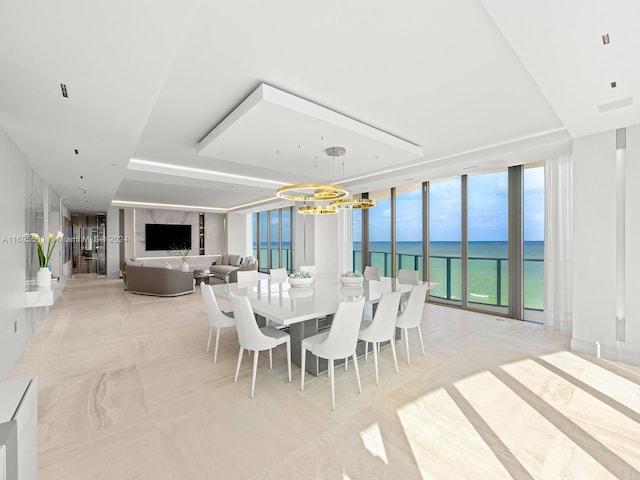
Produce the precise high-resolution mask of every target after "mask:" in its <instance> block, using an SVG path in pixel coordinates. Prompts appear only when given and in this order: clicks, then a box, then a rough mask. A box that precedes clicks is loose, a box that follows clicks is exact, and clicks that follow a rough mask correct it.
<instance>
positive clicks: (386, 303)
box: [358, 292, 401, 385]
mask: <svg viewBox="0 0 640 480" xmlns="http://www.w3.org/2000/svg"><path fill="white" fill-rule="evenodd" d="M400 295H401V292H388V293H383V294H382V296H381V297H380V301H379V302H378V305H377V307H376V313H375V315H374V316H373V320H371V321H370V322H363V324H364V327H361V330H360V333H359V334H358V338H359V339H360V340H363V341H364V351H365V358H366V356H367V355H366V352H367V351H368V349H369V343H372V344H373V363H374V365H375V369H376V385H380V382H379V379H378V352H379V349H380V342H387V341H388V342H390V343H391V352H392V354H393V363H394V365H395V367H396V373H398V357H397V356H396V341H395V337H396V334H395V332H396V318H397V316H398V306H399V305H400Z"/></svg>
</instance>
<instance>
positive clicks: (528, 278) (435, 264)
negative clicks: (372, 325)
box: [260, 241, 544, 310]
mask: <svg viewBox="0 0 640 480" xmlns="http://www.w3.org/2000/svg"><path fill="white" fill-rule="evenodd" d="M260 247H261V248H260V250H261V252H260V255H261V257H262V258H266V256H267V253H268V248H267V244H266V243H262V244H261V246H260ZM282 248H283V250H288V249H289V248H290V247H289V244H288V242H283V245H282ZM353 248H354V269H355V270H362V246H361V243H360V242H354V244H353ZM370 252H371V264H372V265H373V266H376V267H378V268H380V272H381V273H382V274H383V275H384V274H386V275H389V274H390V272H391V242H371V246H370ZM460 252H461V244H460V242H431V281H434V282H439V283H441V284H442V286H441V287H439V288H436V289H432V290H431V291H430V295H431V296H435V297H439V298H445V299H451V300H460V299H461V298H462V289H461V285H462V282H461V262H460ZM283 253H284V252H283ZM397 254H398V268H406V269H409V270H414V269H417V270H418V271H419V272H420V277H421V278H422V242H397ZM283 256H284V255H283ZM507 257H508V244H507V242H469V263H468V289H469V298H468V300H469V302H474V303H479V304H485V305H502V306H507V305H508V304H509V262H508V260H507ZM272 258H273V260H272V261H273V262H274V264H275V261H277V251H276V250H274V251H272ZM543 260H544V242H541V241H540V242H525V243H524V285H523V288H524V305H525V308H527V309H533V310H542V308H543V305H544V261H543ZM282 266H283V267H285V268H290V266H289V265H282Z"/></svg>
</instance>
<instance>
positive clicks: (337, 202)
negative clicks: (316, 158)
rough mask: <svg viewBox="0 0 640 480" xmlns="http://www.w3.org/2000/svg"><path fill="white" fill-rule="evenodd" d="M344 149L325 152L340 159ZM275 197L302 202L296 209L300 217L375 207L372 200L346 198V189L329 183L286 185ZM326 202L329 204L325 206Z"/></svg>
mask: <svg viewBox="0 0 640 480" xmlns="http://www.w3.org/2000/svg"><path fill="white" fill-rule="evenodd" d="M346 151H347V150H346V148H344V147H329V148H327V149H326V150H325V153H326V154H327V156H329V157H332V158H337V157H341V156H343V155H344V154H345V153H346ZM276 195H277V196H278V197H279V198H282V199H284V200H291V201H293V202H303V203H304V205H302V206H300V207H298V213H300V214H302V215H332V214H335V213H338V211H339V210H340V209H346V208H358V209H364V208H372V207H375V206H376V202H375V201H374V200H370V199H368V198H346V197H347V196H348V195H349V192H348V191H347V189H346V188H345V187H343V186H341V185H335V184H329V183H298V184H295V185H286V186H284V187H280V188H279V189H278V190H277V191H276ZM307 202H314V203H315V202H323V203H321V204H319V205H306V203H307ZM327 202H329V203H328V204H327Z"/></svg>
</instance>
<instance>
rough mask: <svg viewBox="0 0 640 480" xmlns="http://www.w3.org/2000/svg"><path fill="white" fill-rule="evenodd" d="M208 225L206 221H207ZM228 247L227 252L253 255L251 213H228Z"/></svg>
mask: <svg viewBox="0 0 640 480" xmlns="http://www.w3.org/2000/svg"><path fill="white" fill-rule="evenodd" d="M205 226H206V223H205ZM226 243H227V249H226V252H225V253H229V254H234V255H242V256H243V257H245V256H248V255H253V223H252V221H251V214H245V213H229V214H227V241H226Z"/></svg>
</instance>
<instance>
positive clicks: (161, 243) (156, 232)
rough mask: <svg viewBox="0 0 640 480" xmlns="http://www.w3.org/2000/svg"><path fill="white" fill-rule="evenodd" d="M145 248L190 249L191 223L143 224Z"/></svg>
mask: <svg viewBox="0 0 640 480" xmlns="http://www.w3.org/2000/svg"><path fill="white" fill-rule="evenodd" d="M144 241H145V250H147V251H149V250H186V249H189V250H190V249H191V225H182V224H160V223H147V224H146V225H145V226H144Z"/></svg>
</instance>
